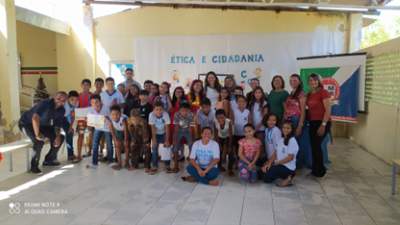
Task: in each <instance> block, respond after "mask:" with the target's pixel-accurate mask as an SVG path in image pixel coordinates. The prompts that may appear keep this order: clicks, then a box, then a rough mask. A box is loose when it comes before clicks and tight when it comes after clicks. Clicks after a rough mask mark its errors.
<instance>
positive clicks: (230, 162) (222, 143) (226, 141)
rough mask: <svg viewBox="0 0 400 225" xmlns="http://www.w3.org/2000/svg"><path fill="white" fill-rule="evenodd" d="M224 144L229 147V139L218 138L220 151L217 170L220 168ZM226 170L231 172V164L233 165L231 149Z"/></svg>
mask: <svg viewBox="0 0 400 225" xmlns="http://www.w3.org/2000/svg"><path fill="white" fill-rule="evenodd" d="M225 143H226V145H227V146H229V144H228V143H229V137H227V138H222V137H219V144H220V145H221V148H222V151H220V152H219V159H220V160H219V162H218V168H219V167H221V166H222V160H221V159H222V153H223V151H224V146H225ZM232 148H234V146H232ZM228 157H229V159H228V170H232V169H233V164H234V163H235V158H234V157H233V149H231V150H230V152H228Z"/></svg>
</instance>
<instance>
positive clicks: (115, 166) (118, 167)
mask: <svg viewBox="0 0 400 225" xmlns="http://www.w3.org/2000/svg"><path fill="white" fill-rule="evenodd" d="M121 167H122V166H119V165H114V166H111V168H113V169H114V170H121Z"/></svg>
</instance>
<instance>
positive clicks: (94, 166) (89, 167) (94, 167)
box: [86, 163, 98, 169]
mask: <svg viewBox="0 0 400 225" xmlns="http://www.w3.org/2000/svg"><path fill="white" fill-rule="evenodd" d="M97 166H98V165H94V164H93V163H90V164H89V165H86V169H96V168H97Z"/></svg>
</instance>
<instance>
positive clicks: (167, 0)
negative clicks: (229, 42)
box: [83, 0, 400, 12]
mask: <svg viewBox="0 0 400 225" xmlns="http://www.w3.org/2000/svg"><path fill="white" fill-rule="evenodd" d="M151 2H152V3H150V4H149V3H146V2H140V1H132V0H125V1H113V0H110V1H94V0H86V1H85V0H84V1H83V3H85V4H109V5H112V4H114V5H148V6H150V5H153V6H154V5H158V6H160V5H171V4H173V5H209V6H243V7H255V8H257V7H274V8H276V7H280V8H294V7H297V6H303V7H332V8H346V9H348V8H353V9H355V10H354V11H356V10H357V9H368V10H376V9H391V10H400V6H361V5H333V4H329V5H327V4H326V3H321V4H318V3H317V4H313V3H285V2H282V3H276V2H275V3H263V2H232V1H231V2H229V3H227V2H213V1H199V0H195V1H188V0H151ZM154 3H155V4H154ZM318 11H320V10H318ZM343 11H344V12H351V10H343ZM336 12H341V11H336Z"/></svg>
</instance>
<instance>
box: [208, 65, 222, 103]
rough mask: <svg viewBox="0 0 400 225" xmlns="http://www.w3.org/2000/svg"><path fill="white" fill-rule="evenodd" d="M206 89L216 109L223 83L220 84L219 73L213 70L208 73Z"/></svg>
mask: <svg viewBox="0 0 400 225" xmlns="http://www.w3.org/2000/svg"><path fill="white" fill-rule="evenodd" d="M204 90H205V93H206V96H207V98H208V99H210V101H211V107H212V108H213V109H215V107H216V106H217V102H218V98H219V93H220V92H221V85H220V84H219V80H218V77H217V75H216V74H215V73H214V72H213V71H210V72H208V73H207V76H206V79H205V81H204Z"/></svg>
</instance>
